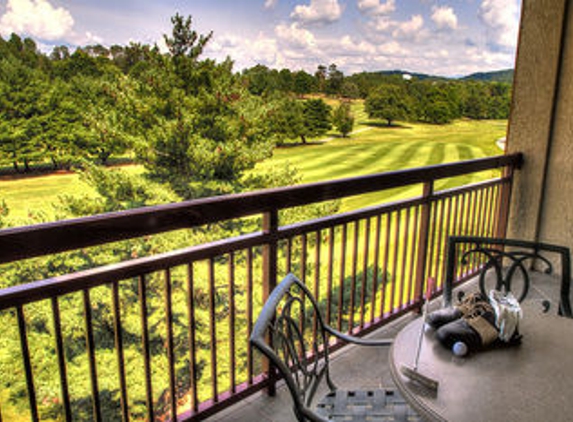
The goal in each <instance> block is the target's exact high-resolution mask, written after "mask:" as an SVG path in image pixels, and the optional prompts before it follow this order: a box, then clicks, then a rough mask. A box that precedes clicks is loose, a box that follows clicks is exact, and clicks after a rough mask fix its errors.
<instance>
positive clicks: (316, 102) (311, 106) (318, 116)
mask: <svg viewBox="0 0 573 422" xmlns="http://www.w3.org/2000/svg"><path fill="white" fill-rule="evenodd" d="M331 110H332V108H331V107H330V106H329V105H328V104H326V103H325V102H324V101H323V100H321V99H311V100H306V101H305V102H304V104H303V112H302V114H303V127H304V128H303V132H302V133H301V134H300V139H301V140H302V143H303V144H305V143H306V139H307V138H309V137H317V136H322V135H324V134H325V133H326V132H328V131H329V130H330V129H331V128H332V124H331V120H330V113H331Z"/></svg>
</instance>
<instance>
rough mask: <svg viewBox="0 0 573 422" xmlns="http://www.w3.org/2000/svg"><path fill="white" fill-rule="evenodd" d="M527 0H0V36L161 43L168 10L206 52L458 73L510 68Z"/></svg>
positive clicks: (355, 68)
mask: <svg viewBox="0 0 573 422" xmlns="http://www.w3.org/2000/svg"><path fill="white" fill-rule="evenodd" d="M520 7H521V0H448V1H444V0H245V1H241V0H187V1H183V0H0V35H2V36H3V37H4V38H6V37H7V36H9V34H10V33H11V32H16V33H18V34H20V35H24V36H29V37H32V38H34V39H35V40H36V42H37V43H38V45H39V46H40V48H41V49H42V50H43V51H46V52H49V51H50V50H51V48H52V47H53V46H54V45H62V44H66V45H70V46H82V45H88V44H98V43H100V44H103V45H107V46H110V45H113V44H123V45H125V44H127V43H129V42H131V41H134V42H142V43H148V44H154V43H157V44H158V45H159V46H160V48H164V42H163V36H162V35H163V34H165V33H169V31H170V28H171V23H170V17H171V16H173V15H174V14H175V13H177V12H179V13H180V14H183V15H191V16H192V17H193V23H194V27H195V28H196V29H197V30H198V31H199V32H201V33H207V32H209V31H211V30H212V31H213V32H214V36H213V39H212V41H211V42H210V43H209V45H208V47H207V49H206V52H205V56H208V57H212V58H215V59H217V60H222V59H224V58H225V57H227V56H230V57H231V58H232V59H233V60H234V61H235V69H236V70H241V69H243V68H245V67H251V66H254V65H255V64H257V63H260V64H264V65H267V66H269V67H273V68H279V69H280V68H283V67H288V68H290V69H292V70H298V69H304V70H306V71H308V72H314V70H315V69H316V67H317V66H318V65H319V64H325V65H329V64H331V63H336V64H337V66H338V68H339V69H341V70H342V71H343V72H344V73H345V74H351V73H354V72H360V71H375V70H389V69H404V70H409V71H412V72H423V73H431V74H439V75H444V76H460V75H466V74H469V73H473V72H479V71H491V70H499V69H504V68H509V67H513V64H514V60H515V48H516V44H517V30H518V27H519V11H520Z"/></svg>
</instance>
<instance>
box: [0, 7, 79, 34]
mask: <svg viewBox="0 0 573 422" xmlns="http://www.w3.org/2000/svg"><path fill="white" fill-rule="evenodd" d="M73 25H74V18H73V17H72V15H71V14H70V12H69V11H68V10H66V9H64V8H63V7H54V6H52V5H51V4H50V2H49V1H47V0H8V3H7V5H6V13H4V15H2V17H0V33H1V34H2V35H8V34H10V33H12V32H15V33H18V34H24V35H30V36H34V37H38V38H40V39H43V40H58V39H62V38H64V37H65V36H66V35H68V34H70V31H71V29H72V27H73Z"/></svg>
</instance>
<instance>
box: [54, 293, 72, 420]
mask: <svg viewBox="0 0 573 422" xmlns="http://www.w3.org/2000/svg"><path fill="white" fill-rule="evenodd" d="M51 302H52V317H53V319H54V337H55V339H56V355H57V357H58V371H59V373H60V389H61V393H62V402H63V405H64V417H65V418H66V421H67V422H70V421H71V420H72V407H71V404H70V393H69V388H68V371H67V367H66V356H65V351H64V340H63V338H62V322H61V317H60V305H59V304H58V298H57V297H53V298H52V300H51Z"/></svg>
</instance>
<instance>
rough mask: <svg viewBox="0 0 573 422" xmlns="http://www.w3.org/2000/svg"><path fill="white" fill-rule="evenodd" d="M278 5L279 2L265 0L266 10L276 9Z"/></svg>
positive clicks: (276, 0)
mask: <svg viewBox="0 0 573 422" xmlns="http://www.w3.org/2000/svg"><path fill="white" fill-rule="evenodd" d="M277 3H278V0H265V9H274V8H275V7H276V6H277Z"/></svg>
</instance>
